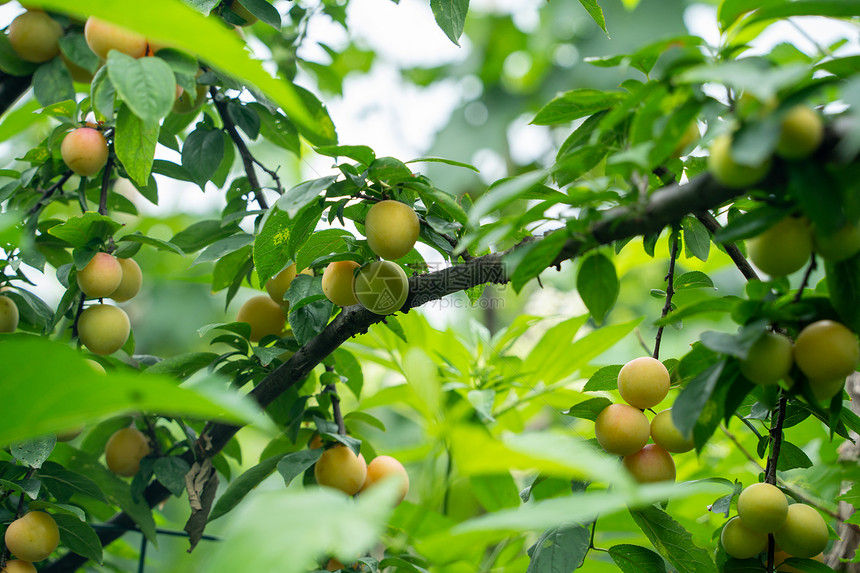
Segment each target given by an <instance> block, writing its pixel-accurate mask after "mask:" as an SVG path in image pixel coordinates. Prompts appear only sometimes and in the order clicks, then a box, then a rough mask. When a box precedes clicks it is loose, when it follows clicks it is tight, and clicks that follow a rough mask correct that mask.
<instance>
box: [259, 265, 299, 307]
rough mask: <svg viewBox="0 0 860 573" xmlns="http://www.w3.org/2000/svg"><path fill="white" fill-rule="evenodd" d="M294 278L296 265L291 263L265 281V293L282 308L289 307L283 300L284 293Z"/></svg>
mask: <svg viewBox="0 0 860 573" xmlns="http://www.w3.org/2000/svg"><path fill="white" fill-rule="evenodd" d="M294 278H296V264H295V263H293V264H291V265H290V266H288V267H287V268H285V269H284V270H282V271H281V272H279V273H278V274H276V275H275V276H274V277H272V278H270V279H269V280H267V281H266V292H267V293H269V296H270V297H272V300H273V301H275V302H276V303H278V304H279V305H281V306H283V307H284V308H286V307H288V306H290V303H288V302H287V301H285V300H284V293H285V292H287V289H288V288H290V284H291V283H292V282H293V279H294Z"/></svg>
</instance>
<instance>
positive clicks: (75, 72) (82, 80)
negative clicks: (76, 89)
mask: <svg viewBox="0 0 860 573" xmlns="http://www.w3.org/2000/svg"><path fill="white" fill-rule="evenodd" d="M60 57H61V58H62V60H63V63H64V64H66V67H67V68H68V69H69V73H70V74H71V76H72V80H74V81H76V82H78V83H79V84H88V83H91V82H92V81H93V73H92V72H91V71H89V70H88V69H86V68H82V67H81V66H79V65H77V64H76V63H75V62H73V61H72V60H70V59H69V58H67V57H66V55H65V54H63V53H60Z"/></svg>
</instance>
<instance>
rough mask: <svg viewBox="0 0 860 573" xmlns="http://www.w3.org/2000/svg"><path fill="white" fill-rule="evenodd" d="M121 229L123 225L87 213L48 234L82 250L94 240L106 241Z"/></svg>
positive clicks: (91, 212)
mask: <svg viewBox="0 0 860 573" xmlns="http://www.w3.org/2000/svg"><path fill="white" fill-rule="evenodd" d="M121 228H122V224H121V223H117V222H116V221H114V220H113V219H111V218H110V217H108V216H106V215H99V214H98V213H96V212H94V211H87V212H86V213H84V214H83V215H81V216H79V217H70V218H69V219H67V220H66V222H65V223H61V224H59V225H55V226H53V227H51V228H50V229H48V234H50V235H53V236H55V237H57V238H58V239H62V240H63V241H66V242H67V243H69V244H70V245H71V246H72V247H74V248H81V247H85V246H86V245H87V243H89V242H90V241H91V240H92V239H105V240H106V239H107V238H109V237H111V236H113V234H114V233H115V232H117V231H118V230H119V229H121Z"/></svg>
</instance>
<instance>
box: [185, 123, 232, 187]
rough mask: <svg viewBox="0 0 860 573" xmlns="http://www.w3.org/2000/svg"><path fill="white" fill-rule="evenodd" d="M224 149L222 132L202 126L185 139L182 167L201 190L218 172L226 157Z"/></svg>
mask: <svg viewBox="0 0 860 573" xmlns="http://www.w3.org/2000/svg"><path fill="white" fill-rule="evenodd" d="M224 147H225V144H224V136H223V135H222V134H221V131H220V130H217V129H207V128H205V127H203V126H200V125H198V127H197V129H195V130H194V131H192V132H191V133H190V134H188V137H187V138H186V139H185V143H184V144H183V145H182V167H184V168H185V170H186V171H188V173H189V175H191V178H192V179H193V180H194V182H195V183H197V185H198V186H199V187H200V188H201V189H203V188H204V187H205V186H206V182H207V181H209V180H210V179H211V178H212V176H213V175H215V172H216V171H218V166H219V165H221V160H222V159H223V157H224Z"/></svg>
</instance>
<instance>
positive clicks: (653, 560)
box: [609, 544, 666, 573]
mask: <svg viewBox="0 0 860 573" xmlns="http://www.w3.org/2000/svg"><path fill="white" fill-rule="evenodd" d="M609 556H610V557H612V561H614V562H615V565H617V566H618V568H619V569H620V570H621V572H622V573H666V563H665V562H664V561H663V558H662V557H660V556H659V555H657V554H656V553H654V552H653V551H651V550H650V549H648V548H646V547H640V546H638V545H628V544H622V545H614V546H612V547H610V548H609Z"/></svg>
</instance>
